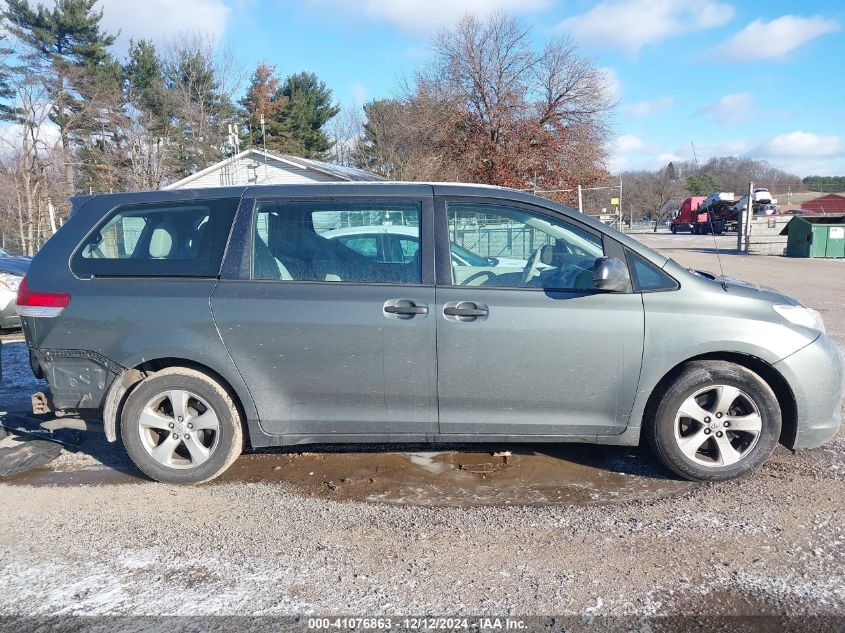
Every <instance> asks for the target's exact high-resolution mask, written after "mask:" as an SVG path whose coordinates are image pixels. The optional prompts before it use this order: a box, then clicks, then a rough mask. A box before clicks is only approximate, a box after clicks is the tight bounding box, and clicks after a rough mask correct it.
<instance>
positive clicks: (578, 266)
mask: <svg viewBox="0 0 845 633" xmlns="http://www.w3.org/2000/svg"><path fill="white" fill-rule="evenodd" d="M447 209H448V218H449V237H450V240H451V251H452V258H451V259H452V281H453V283H454V284H455V285H462V286H493V287H500V288H545V289H555V290H593V264H594V263H595V261H596V259H598V258H599V257H602V256H603V255H604V247H603V245H602V240H601V238H600V237H598V236H596V235H593V234H592V233H589V232H587V231H585V230H583V229H580V228H578V227H577V226H575V225H573V224H570V223H568V222H565V221H562V220H559V219H557V218H553V217H551V216H547V215H543V214H540V213H532V212H530V211H525V210H523V209H519V208H515V207H507V206H504V205H498V204H483V203H467V202H458V203H450V204H449V205H448V207H447Z"/></svg>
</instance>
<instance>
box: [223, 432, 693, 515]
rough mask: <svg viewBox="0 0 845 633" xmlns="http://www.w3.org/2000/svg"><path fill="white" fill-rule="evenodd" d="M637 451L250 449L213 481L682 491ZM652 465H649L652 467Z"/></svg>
mask: <svg viewBox="0 0 845 633" xmlns="http://www.w3.org/2000/svg"><path fill="white" fill-rule="evenodd" d="M641 459H642V458H641V457H640V456H639V455H631V456H625V455H622V456H620V453H619V452H618V449H617V450H614V449H609V450H608V449H595V448H592V447H584V446H571V447H562V448H555V449H551V450H543V451H539V450H520V451H501V452H493V451H490V452H483V451H443V452H412V453H404V452H403V453H396V452H367V453H351V452H320V453H297V454H290V453H288V454H284V453H283V454H268V455H260V454H256V455H248V456H245V457H242V458H241V459H239V460H238V461H236V462H235V463H234V464H233V466H232V468H231V469H230V470H229V471H228V472H226V473H225V474H224V475H223V476H222V477H221V478H220V479H219V480H218V481H228V482H234V481H247V482H270V483H279V484H282V485H285V486H286V487H287V488H288V489H290V490H292V491H293V492H297V493H299V494H303V495H313V496H318V497H323V498H328V499H335V500H341V501H369V502H380V503H391V504H401V505H418V506H470V505H497V506H500V505H556V504H602V503H617V502H624V501H631V500H635V499H639V500H648V499H656V498H660V497H667V496H674V495H679V494H683V493H685V492H687V491H689V490H691V489H692V488H693V486H694V484H692V483H690V482H686V481H678V480H675V479H670V478H666V476H665V474H664V473H662V472H660V473H655V472H648V469H649V466H643V465H642V463H641ZM650 468H651V469H652V470H654V466H650Z"/></svg>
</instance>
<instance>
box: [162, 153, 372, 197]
mask: <svg viewBox="0 0 845 633" xmlns="http://www.w3.org/2000/svg"><path fill="white" fill-rule="evenodd" d="M352 180H383V179H382V178H381V177H380V176H376V175H375V174H373V173H371V172H368V171H364V170H363V169H355V168H354V167H343V166H341V165H332V164H331V163H324V162H321V161H319V160H311V159H309V158H300V157H299V156H290V155H288V154H280V153H278V152H274V151H271V150H266V151H265V150H261V149H254V148H253V149H247V150H244V151H243V152H241V153H240V154H235V155H234V156H230V157H229V158H227V159H225V160H222V161H220V162H219V163H216V164H214V165H212V166H211V167H206V168H205V169H203V170H202V171H198V172H197V173H195V174H193V175H191V176H188V177H187V178H183V179H182V180H179V181H178V182H174V183H173V184H171V185H168V186H167V187H165V189H201V188H205V187H228V186H232V185H287V184H297V183H306V182H338V181H352Z"/></svg>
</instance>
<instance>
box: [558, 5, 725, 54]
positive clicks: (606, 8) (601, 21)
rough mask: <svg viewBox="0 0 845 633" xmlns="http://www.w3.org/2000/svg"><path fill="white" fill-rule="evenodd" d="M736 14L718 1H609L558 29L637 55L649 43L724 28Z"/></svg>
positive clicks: (559, 26) (565, 22) (593, 42)
mask: <svg viewBox="0 0 845 633" xmlns="http://www.w3.org/2000/svg"><path fill="white" fill-rule="evenodd" d="M733 15H734V9H733V7H731V6H730V5H729V4H724V3H721V2H718V1H716V0H606V1H605V2H600V3H599V4H597V5H596V6H594V7H593V8H592V9H590V10H589V11H587V12H586V13H583V14H581V15H576V16H572V17H569V18H566V19H565V20H563V21H562V22H560V24H558V28H559V29H560V30H565V31H571V32H572V35H573V36H574V37H576V38H577V39H578V40H580V41H582V42H584V43H586V44H590V45H593V46H598V47H603V48H620V49H623V50H626V51H628V52H629V53H637V52H639V50H640V49H641V48H642V47H643V46H646V45H647V44H657V43H658V42H661V41H663V40H665V39H668V38H670V37H677V36H679V35H683V34H684V33H688V32H691V31H697V30H701V29H708V28H713V27H716V26H722V25H723V24H725V23H727V22H728V21H729V20H730V19H731V18H732V17H733Z"/></svg>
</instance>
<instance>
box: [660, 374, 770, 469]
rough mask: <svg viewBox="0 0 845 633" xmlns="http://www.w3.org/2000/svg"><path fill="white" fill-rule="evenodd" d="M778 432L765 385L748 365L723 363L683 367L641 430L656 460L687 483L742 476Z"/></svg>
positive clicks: (767, 453)
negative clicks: (652, 415) (654, 413)
mask: <svg viewBox="0 0 845 633" xmlns="http://www.w3.org/2000/svg"><path fill="white" fill-rule="evenodd" d="M684 414H688V415H684ZM780 430H781V411H780V406H779V404H778V401H777V397H776V396H775V394H774V392H773V391H772V389H771V387H769V385H768V384H767V383H766V382H765V381H764V380H763V379H762V378H760V376H758V375H757V374H755V373H754V372H753V371H751V370H750V369H747V368H745V367H742V366H740V365H736V364H734V363H729V362H726V361H694V362H691V363H688V364H687V365H686V366H684V368H683V369H682V370H681V372H680V374H679V375H678V376H677V377H676V378H675V379H674V380H673V382H672V383H671V384H670V385H669V387H668V388H667V389H666V390H665V392H664V395H663V398H662V400H661V401H660V404H659V405H658V407H657V411H656V415H655V416H654V418H653V419H651V420H646V425H645V428H644V429H643V431H644V434H645V438H646V440H647V442H648V443H649V445H650V446H651V449H652V451H653V452H654V453H655V454H656V455H657V457H658V458H659V459H660V461H661V462H663V464H665V465H666V467H667V468H669V469H670V470H671V471H672V472H674V473H675V474H677V475H680V476H681V477H683V478H685V479H690V480H692V481H725V480H728V479H736V478H738V477H743V476H745V475H747V474H748V473H750V472H751V471H752V470H754V469H755V468H757V467H758V466H760V464H762V463H763V462H765V461H766V460H767V459H768V458H769V456H770V455H771V454H772V451H773V450H774V449H775V446H776V445H777V442H778V438H779V437H780ZM717 436H718V437H717ZM682 447H683V448H682Z"/></svg>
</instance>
